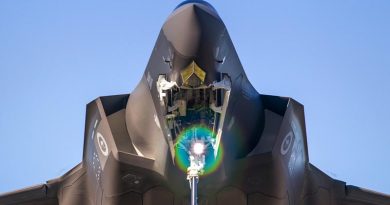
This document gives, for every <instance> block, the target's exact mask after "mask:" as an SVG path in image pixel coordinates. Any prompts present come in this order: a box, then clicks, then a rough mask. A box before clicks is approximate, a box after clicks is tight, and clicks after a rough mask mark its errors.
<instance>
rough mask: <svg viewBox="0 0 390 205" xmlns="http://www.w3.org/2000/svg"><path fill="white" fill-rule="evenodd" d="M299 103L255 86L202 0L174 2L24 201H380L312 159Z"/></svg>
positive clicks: (337, 204) (20, 200) (305, 204)
mask: <svg viewBox="0 0 390 205" xmlns="http://www.w3.org/2000/svg"><path fill="white" fill-rule="evenodd" d="M306 139H307V136H306V127H305V117H304V108H303V105H302V104H300V103H299V102H297V101H295V100H294V99H292V98H288V97H278V96H269V95H262V94H259V93H258V92H257V91H256V90H255V89H254V87H253V86H252V85H251V83H250V82H249V80H248V78H247V76H246V74H245V72H244V69H243V67H242V65H241V63H240V60H239V58H238V55H237V53H236V51H235V49H234V46H233V44H232V41H231V39H230V37H229V34H228V32H227V29H226V27H225V25H224V23H223V22H222V20H221V18H220V17H219V15H218V13H217V11H216V10H215V9H214V8H213V7H212V6H211V5H210V4H209V3H207V2H205V1H185V2H183V3H181V4H179V5H178V6H177V7H176V8H175V9H174V11H173V12H172V14H171V15H170V16H169V17H168V19H167V20H166V22H165V23H164V25H163V27H162V29H161V31H160V34H159V36H158V39H157V42H156V44H155V47H154V49H153V51H152V54H151V57H150V60H149V63H148V65H147V67H146V70H145V72H144V75H143V76H142V79H141V81H140V82H139V84H138V86H137V87H136V88H135V89H134V91H133V92H132V93H131V94H128V95H115V96H105V97H99V98H97V99H96V100H94V101H92V102H90V103H89V104H88V105H87V111H86V123H85V133H84V151H83V158H82V159H83V160H82V162H81V163H80V164H78V165H76V166H75V167H74V168H73V169H71V170H70V171H69V172H67V173H66V174H64V175H63V176H61V177H59V178H57V179H53V180H49V181H47V183H45V184H41V185H37V186H33V187H29V188H26V189H22V190H18V191H14V192H10V193H6V194H3V195H1V196H0V204H25V205H32V204H37V205H95V204H96V205H120V204H128V205H179V204H180V205H181V204H183V205H184V204H199V205H206V204H207V205H247V204H248V205H259V204H267V205H389V204H390V196H388V195H385V194H380V193H376V192H372V191H369V190H365V189H362V188H359V187H356V186H351V185H346V183H345V182H342V181H339V180H336V179H333V178H331V177H329V176H328V175H326V174H325V173H324V172H322V171H321V170H319V169H317V168H316V167H315V166H314V165H312V164H310V162H309V157H308V149H307V140H306Z"/></svg>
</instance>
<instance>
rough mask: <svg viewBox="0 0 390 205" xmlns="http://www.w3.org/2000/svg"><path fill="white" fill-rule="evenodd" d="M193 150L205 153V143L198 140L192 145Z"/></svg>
mask: <svg viewBox="0 0 390 205" xmlns="http://www.w3.org/2000/svg"><path fill="white" fill-rule="evenodd" d="M192 151H193V152H194V153H195V154H197V155H201V154H203V153H204V144H203V143H201V142H196V143H195V144H194V146H193V147H192Z"/></svg>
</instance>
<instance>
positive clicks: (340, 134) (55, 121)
mask: <svg viewBox="0 0 390 205" xmlns="http://www.w3.org/2000/svg"><path fill="white" fill-rule="evenodd" d="M178 3H179V1H173V0H170V1H155V0H154V1H153V0H147V1H146V0H145V1H95V0H94V1H75V0H68V1H53V0H35V1H27V0H2V1H0V156H1V157H0V159H1V163H0V192H6V191H10V190H14V189H19V188H22V187H25V186H30V185H34V184H39V183H44V182H45V181H46V180H49V179H52V178H56V177H59V176H60V175H62V174H64V173H65V172H66V171H67V170H69V169H70V168H72V167H73V166H75V165H76V164H77V163H79V162H80V161H81V157H82V146H83V134H84V121H85V107H86V104H87V103H88V102H90V101H92V100H94V99H95V98H97V97H98V96H105V95H115V94H123V93H130V92H131V91H132V89H133V88H134V87H135V86H136V84H137V83H138V82H139V80H140V78H141V75H142V73H143V71H144V69H145V66H146V64H147V62H148V59H149V56H150V54H151V51H152V48H153V46H154V43H155V41H156V38H157V35H158V33H159V30H160V28H161V26H162V24H163V23H164V21H165V19H166V18H167V17H168V15H169V14H170V12H171V11H172V10H173V9H174V7H175V6H176V5H177V4H178ZM210 3H211V4H213V5H214V7H215V8H216V9H217V11H218V12H219V14H220V16H221V17H222V19H223V20H224V22H225V24H226V26H227V28H228V31H229V33H230V36H231V38H232V40H233V43H234V44H235V46H236V50H237V52H238V55H239V57H240V60H241V62H242V64H243V66H244V69H245V70H246V73H247V75H248V76H249V79H250V80H251V82H252V83H253V85H254V87H255V88H256V89H257V90H258V91H259V92H260V93H263V94H271V95H281V96H289V97H292V98H294V99H296V100H298V101H299V102H301V103H302V104H304V106H305V114H306V126H307V134H308V143H309V144H308V145H309V157H310V161H311V163H313V164H314V165H316V166H317V167H319V168H320V169H321V170H323V171H325V172H326V173H327V174H329V175H330V176H331V177H334V178H337V179H340V180H343V181H346V182H347V183H348V184H352V185H357V186H361V187H365V188H369V189H373V190H376V191H380V192H385V193H387V194H390V177H389V173H390V134H389V133H390V132H389V129H390V119H389V117H390V109H389V106H388V104H389V102H390V22H389V21H390V12H389V11H390V1H388V0H383V1H381V0H375V1H369V0H366V1H363V0H360V1H358V0H343V1H340V0H328V1H321V2H320V1H267V2H265V1H222V0H221V1H210Z"/></svg>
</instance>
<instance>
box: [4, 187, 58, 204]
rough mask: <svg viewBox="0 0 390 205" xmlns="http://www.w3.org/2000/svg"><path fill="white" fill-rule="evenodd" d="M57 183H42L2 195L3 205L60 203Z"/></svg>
mask: <svg viewBox="0 0 390 205" xmlns="http://www.w3.org/2000/svg"><path fill="white" fill-rule="evenodd" d="M57 190H58V186H57V184H56V183H50V182H48V183H47V184H40V185H37V186H33V187H29V188H25V189H21V190H17V191H14V192H9V193H5V194H3V195H0V204H3V205H11V204H18V205H58V199H57Z"/></svg>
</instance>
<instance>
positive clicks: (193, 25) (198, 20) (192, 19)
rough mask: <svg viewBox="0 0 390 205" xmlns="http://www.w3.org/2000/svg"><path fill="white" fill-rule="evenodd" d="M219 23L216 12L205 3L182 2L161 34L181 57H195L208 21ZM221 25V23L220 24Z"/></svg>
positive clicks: (169, 18)
mask: <svg viewBox="0 0 390 205" xmlns="http://www.w3.org/2000/svg"><path fill="white" fill-rule="evenodd" d="M212 20H213V21H216V22H221V23H222V21H221V20H220V18H219V16H218V14H217V12H216V10H215V9H214V8H213V7H212V6H211V5H210V4H209V3H207V2H205V1H193V0H192V1H184V2H183V3H181V4H179V5H178V6H177V7H176V8H175V10H174V11H173V12H172V14H171V15H170V16H169V17H168V19H167V21H166V22H165V24H164V26H163V32H164V34H165V36H166V38H167V40H168V41H169V42H171V44H172V45H173V47H174V48H175V50H176V51H178V52H179V53H180V54H181V55H183V56H187V57H191V56H196V53H197V51H198V49H199V44H200V41H201V35H202V33H203V34H205V33H206V32H208V31H206V30H207V29H206V28H205V27H206V26H207V24H210V21H212ZM222 24H223V23H222Z"/></svg>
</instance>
